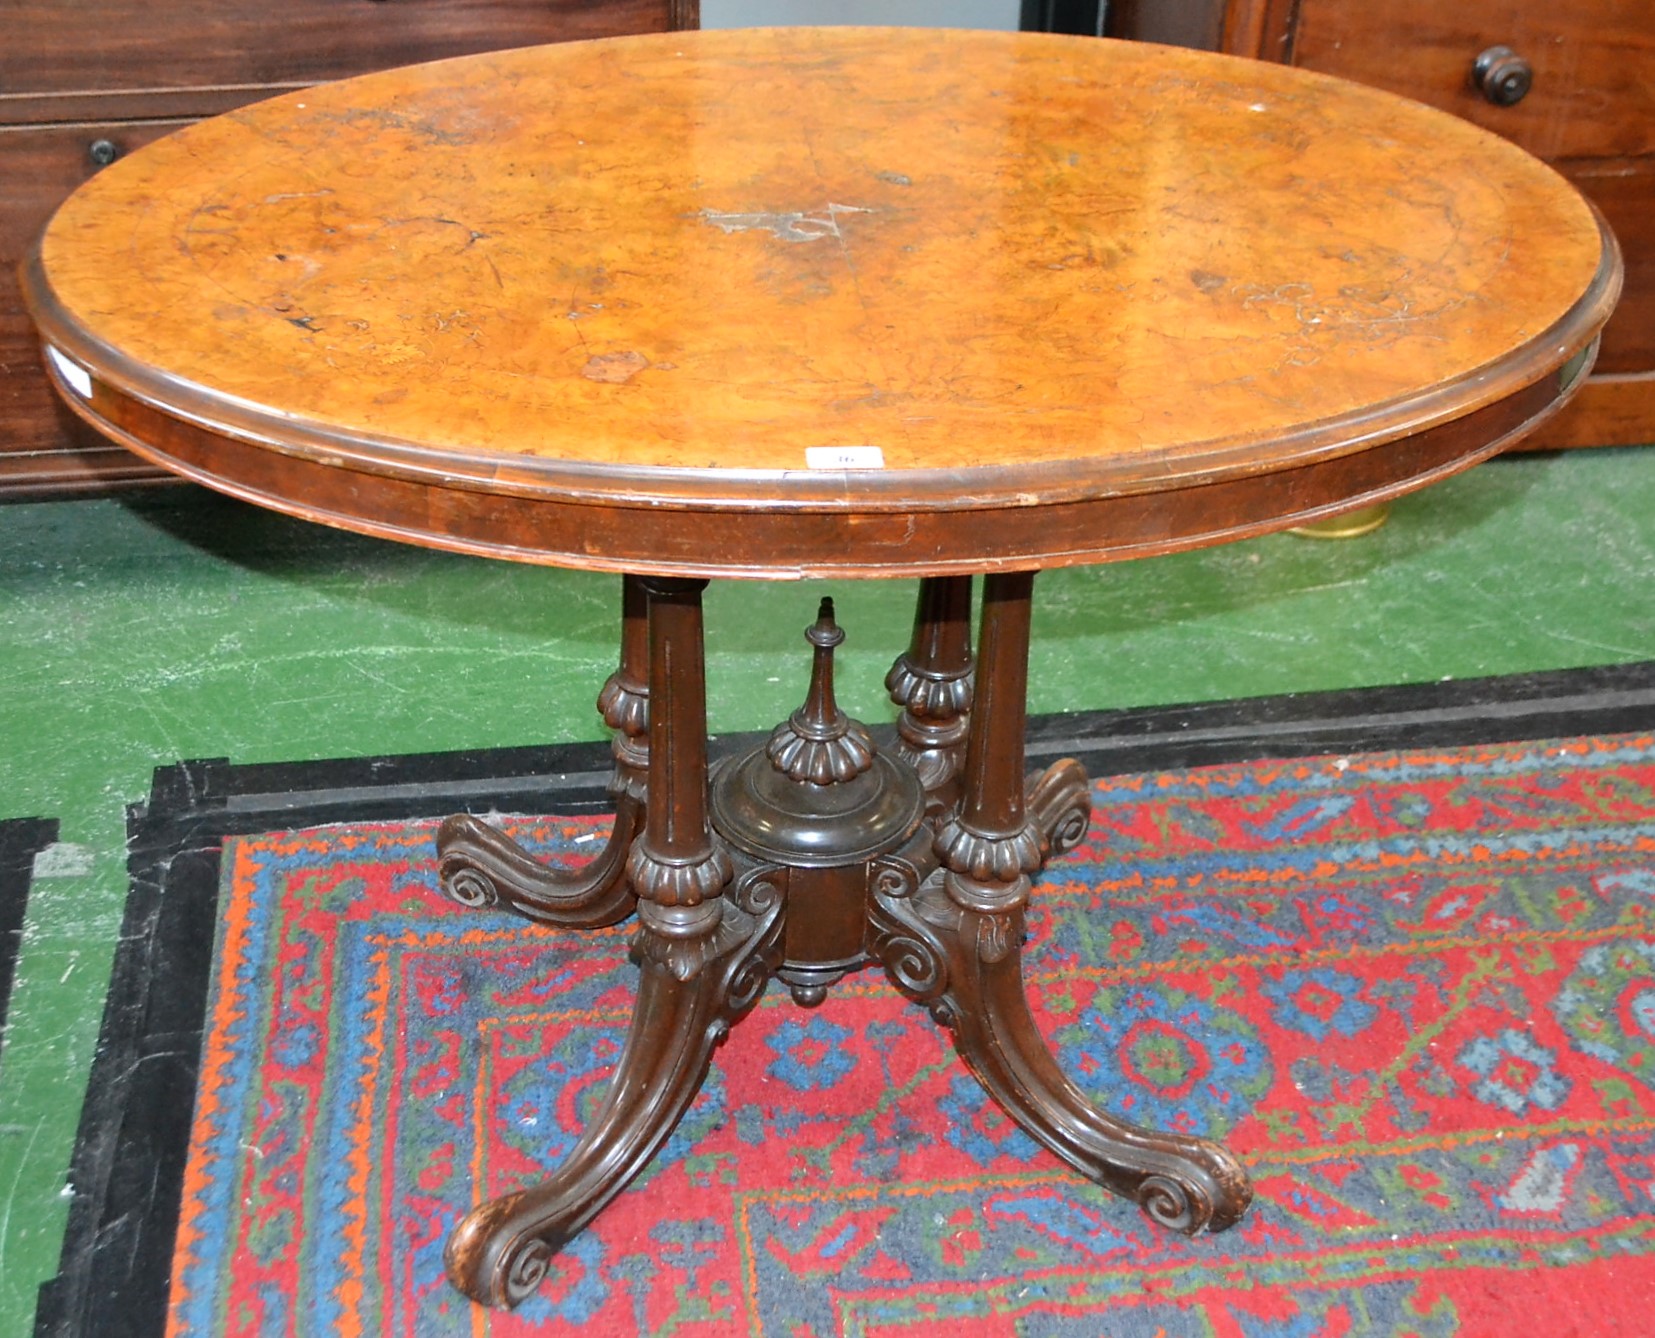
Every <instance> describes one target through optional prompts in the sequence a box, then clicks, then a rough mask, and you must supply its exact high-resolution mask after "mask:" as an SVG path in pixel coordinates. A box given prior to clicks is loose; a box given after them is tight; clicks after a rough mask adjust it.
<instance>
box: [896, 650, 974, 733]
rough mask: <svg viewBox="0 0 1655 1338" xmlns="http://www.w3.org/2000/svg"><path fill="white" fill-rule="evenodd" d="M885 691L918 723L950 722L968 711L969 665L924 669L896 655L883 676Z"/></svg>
mask: <svg viewBox="0 0 1655 1338" xmlns="http://www.w3.org/2000/svg"><path fill="white" fill-rule="evenodd" d="M885 690H886V692H888V693H889V694H890V698H891V700H892V701H893V702H895V703H896V704H897V705H898V706H900V707H902V709H903V710H905V711H907V712H908V713H909V714H910V715H912V716H913V717H914V718H915V719H917V720H924V721H928V722H952V721H954V720H956V719H957V718H958V717H960V716H963V715H964V714H965V713H966V712H967V711H969V710H970V709H971V698H972V692H973V688H972V672H971V666H970V665H969V664H967V665H966V666H964V667H963V668H960V669H950V670H937V669H926V668H921V667H919V666H917V665H915V664H914V662H913V660H912V658H911V657H910V656H909V655H906V654H904V655H899V656H897V660H896V663H895V664H893V665H892V666H891V671H890V673H888V674H886V675H885Z"/></svg>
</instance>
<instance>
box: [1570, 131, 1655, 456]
mask: <svg viewBox="0 0 1655 1338" xmlns="http://www.w3.org/2000/svg"><path fill="white" fill-rule="evenodd" d="M1560 166H1561V167H1562V169H1563V171H1564V173H1565V175H1567V176H1568V177H1569V179H1570V180H1571V181H1573V182H1574V183H1575V185H1577V186H1579V187H1580V189H1581V192H1582V193H1583V194H1584V195H1585V196H1586V197H1587V198H1588V199H1590V200H1591V201H1592V203H1594V204H1595V205H1597V207H1598V208H1599V209H1601V210H1603V216H1604V217H1605V218H1606V219H1608V220H1609V226H1610V227H1611V228H1613V229H1614V230H1615V236H1617V237H1618V238H1620V244H1621V253H1622V254H1623V255H1624V257H1625V259H1626V287H1625V289H1624V290H1622V292H1621V301H1620V305H1619V306H1618V307H1616V308H1615V314H1614V315H1613V316H1611V317H1610V318H1609V324H1608V325H1606V326H1605V327H1604V330H1603V344H1602V346H1601V348H1600V349H1599V350H1598V361H1597V370H1598V371H1599V372H1605V373H1622V372H1651V371H1655V158H1644V159H1641V160H1627V159H1606V160H1602V161H1598V162H1573V163H1563V164H1560ZM1649 440H1651V441H1655V423H1652V424H1651V425H1650V432H1649Z"/></svg>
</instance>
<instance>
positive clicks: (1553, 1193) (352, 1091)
mask: <svg viewBox="0 0 1655 1338" xmlns="http://www.w3.org/2000/svg"><path fill="white" fill-rule="evenodd" d="M1095 802H1096V812H1097V817H1096V820H1095V821H1094V824H1093V829H1092V834H1091V837H1090V839H1089V841H1088V842H1087V843H1086V844H1084V845H1083V846H1081V847H1080V848H1078V849H1077V850H1076V851H1074V852H1073V853H1072V854H1071V855H1070V856H1069V857H1068V858H1066V859H1065V860H1064V861H1063V862H1062V863H1061V864H1060V865H1058V866H1056V867H1054V868H1053V869H1051V870H1049V871H1048V872H1047V874H1046V875H1045V876H1044V877H1043V879H1042V880H1041V881H1040V883H1039V884H1038V885H1037V888H1036V893H1035V902H1034V909H1033V914H1032V930H1033V939H1032V941H1031V943H1030V945H1029V948H1028V950H1027V958H1026V960H1027V962H1028V973H1029V977H1030V986H1031V994H1032V997H1033V1000H1034V1003H1035V1007H1036V1012H1037V1017H1038V1020H1039V1022H1040V1025H1041V1027H1042V1030H1043V1032H1044V1033H1045V1035H1046V1036H1047V1037H1048V1038H1049V1040H1050V1042H1051V1044H1052V1045H1053V1048H1054V1049H1055V1050H1056V1051H1057V1053H1058V1055H1059V1058H1060V1060H1061V1062H1062V1064H1063V1065H1064V1067H1065V1069H1066V1070H1067V1071H1068V1072H1069V1073H1070V1074H1071V1075H1073V1076H1074V1077H1075V1078H1076V1080H1077V1081H1078V1082H1079V1083H1080V1084H1081V1085H1082V1086H1083V1087H1084V1088H1086V1089H1088V1090H1089V1091H1091V1092H1092V1093H1094V1094H1095V1096H1096V1099H1097V1100H1098V1101H1100V1102H1101V1103H1102V1104H1104V1105H1105V1106H1107V1107H1108V1108H1109V1109H1111V1110H1113V1111H1115V1112H1118V1113H1119V1114H1121V1115H1123V1116H1125V1117H1127V1118H1129V1119H1132V1120H1135V1121H1140V1122H1145V1123H1149V1124H1159V1125H1166V1126H1169V1127H1175V1128H1179V1129H1184V1130H1188V1131H1191V1132H1196V1133H1201V1134H1206V1135H1210V1136H1213V1137H1216V1138H1220V1139H1222V1140H1224V1141H1225V1142H1226V1143H1227V1144H1228V1145H1229V1146H1230V1147H1231V1148H1232V1149H1233V1150H1234V1151H1235V1152H1236V1153H1237V1154H1238V1155H1239V1156H1240V1157H1241V1158H1242V1159H1243V1161H1244V1162H1245V1163H1246V1164H1247V1165H1248V1167H1249V1169H1250V1171H1251V1173H1252V1175H1253V1177H1254V1180H1255V1184H1256V1186H1257V1191H1258V1193H1257V1199H1256V1200H1255V1204H1254V1207H1253V1209H1252V1211H1251V1213H1250V1215H1249V1216H1248V1217H1247V1219H1246V1220H1245V1221H1244V1222H1243V1223H1242V1224H1241V1225H1240V1226H1239V1227H1237V1228H1236V1229H1234V1230H1232V1231H1230V1232H1228V1233H1225V1234H1222V1235H1217V1236H1207V1237H1202V1238H1199V1239H1196V1240H1187V1239H1185V1238H1182V1237H1177V1236H1172V1235H1168V1234H1166V1233H1164V1232H1161V1231H1159V1230H1157V1229H1156V1228H1153V1227H1152V1226H1150V1225H1149V1224H1148V1223H1147V1222H1146V1221H1145V1220H1144V1219H1143V1218H1142V1217H1141V1216H1140V1215H1139V1214H1138V1212H1137V1210H1136V1209H1135V1208H1134V1207H1133V1206H1132V1205H1131V1204H1129V1203H1126V1202H1123V1201H1119V1200H1115V1199H1112V1198H1110V1197H1109V1196H1107V1195H1105V1194H1103V1193H1102V1192H1101V1191H1099V1190H1097V1189H1095V1188H1094V1187H1092V1186H1090V1185H1089V1184H1087V1183H1086V1182H1084V1181H1082V1180H1080V1179H1079V1178H1077V1177H1075V1176H1073V1175H1071V1174H1069V1173H1067V1172H1065V1171H1063V1170H1062V1169H1060V1168H1059V1166H1058V1165H1057V1163H1056V1162H1055V1161H1054V1160H1053V1159H1052V1158H1051V1157H1050V1156H1049V1155H1047V1154H1046V1153H1045V1152H1043V1151H1042V1150H1040V1149H1039V1148H1037V1147H1036V1146H1035V1145H1034V1144H1033V1143H1032V1142H1031V1141H1030V1140H1029V1139H1028V1138H1027V1137H1026V1136H1024V1135H1023V1134H1022V1133H1021V1132H1020V1131H1018V1130H1017V1129H1016V1128H1015V1127H1014V1126H1011V1125H1010V1124H1009V1123H1008V1122H1007V1121H1006V1120H1005V1119H1004V1118H1003V1117H1002V1116H1001V1115H1000V1114H999V1113H998V1111H997V1110H996V1109H995V1108H994V1107H993V1106H992V1105H991V1104H990V1103H988V1102H987V1101H986V1100H985V1098H984V1097H983V1095H982V1093H981V1092H980V1090H979V1089H978V1087H977V1085H976V1084H975V1082H974V1081H973V1080H972V1079H971V1078H970V1077H969V1075H968V1074H967V1073H966V1072H965V1071H964V1070H963V1069H962V1067H961V1066H960V1064H959V1063H958V1062H957V1061H956V1060H955V1059H954V1057H953V1054H952V1051H951V1050H950V1048H949V1047H948V1045H947V1042H946V1038H945V1037H944V1036H943V1035H942V1034H941V1033H940V1032H939V1030H938V1029H937V1028H936V1027H935V1026H934V1025H933V1024H932V1022H931V1021H930V1019H929V1017H928V1016H927V1015H926V1014H925V1013H924V1011H923V1010H921V1009H918V1008H916V1007H914V1006H912V1005H909V1004H906V1003H904V1002H903V1001H902V1000H901V999H900V998H899V997H898V996H897V995H896V993H895V992H894V990H892V989H890V988H888V987H887V986H886V985H885V984H884V982H883V980H882V979H881V978H880V977H879V976H878V975H877V974H876V973H873V972H868V973H864V974H863V975H861V976H858V977H854V978H852V979H851V980H850V981H847V982H846V983H845V984H843V985H841V986H840V987H839V988H838V989H837V990H836V991H835V992H833V993H832V994H831V995H830V997H829V1000H828V1002H827V1003H826V1004H825V1005H824V1006H822V1007H821V1008H820V1009H817V1010H815V1011H803V1010H800V1009H798V1008H797V1007H795V1006H794V1005H793V1004H792V1003H791V1001H790V1000H789V999H788V998H787V995H786V993H785V991H783V990H781V989H780V988H779V987H777V986H772V988H771V991H770V992H769V993H768V994H767V995H766V996H765V998H764V1000H763V1001H762V1002H761V1003H760V1005H759V1007H758V1008H757V1009H756V1010H755V1012H754V1013H753V1014H752V1015H751V1016H750V1017H749V1018H748V1019H747V1020H746V1021H744V1022H743V1023H742V1024H741V1025H740V1026H739V1027H738V1028H737V1029H736V1030H735V1032H734V1033H733V1035H732V1036H731V1038H730V1040H729V1042H728V1043H727V1044H726V1045H725V1046H724V1047H723V1048H722V1049H721V1050H720V1051H719V1052H718V1054H717V1056H716V1057H715V1060H714V1067H713V1073H712V1076H711V1078H710V1080H709V1082H708V1085H707V1087H706V1089H705V1091H704V1092H703V1093H702V1095H701V1096H700V1098H699V1099H698V1100H697V1101H696V1103H695V1105H694V1106H693V1108H692V1109H691V1111H690V1113H689V1115H688V1117H687V1118H686V1120H685V1121H684V1124H683V1125H682V1126H681V1128H680V1130H679V1132H678V1133H677V1135H676V1136H675V1137H674V1138H673V1139H672V1141H671V1142H670V1144H669V1145H668V1147H667V1149H666V1150H665V1152H664V1154H663V1155H662V1156H661V1157H660V1158H659V1159H658V1161H657V1163H656V1164H655V1165H654V1166H653V1167H652V1168H651V1169H650V1170H649V1171H647V1172H646V1173H645V1175H644V1176H643V1177H642V1178H641V1179H640V1180H639V1181H637V1182H635V1183H634V1185H633V1186H632V1187H631V1188H630V1189H629V1190H627V1191H625V1192H623V1193H622V1195H621V1196H620V1197H619V1199H618V1200H617V1201H616V1202H615V1204H614V1205H613V1206H611V1207H610V1208H609V1209H608V1210H607V1211H606V1212H605V1213H604V1214H603V1215H601V1216H600V1218H599V1219H598V1221H597V1223H596V1224H595V1226H594V1227H593V1228H592V1229H590V1230H589V1231H588V1232H587V1233H586V1234H585V1235H583V1236H582V1237H580V1238H579V1239H578V1240H577V1241H576V1242H575V1243H574V1244H573V1245H572V1246H571V1247H570V1248H569V1249H568V1250H567V1251H566V1252H565V1254H564V1255H563V1256H562V1258H561V1261H560V1264H559V1266H558V1268H557V1271H556V1273H555V1274H554V1276H553V1277H552V1278H551V1279H549V1280H548V1284H547V1285H546V1287H545V1288H544V1289H543V1291H542V1293H541V1294H540V1295H539V1296H537V1297H536V1298H535V1299H533V1300H532V1301H530V1302H529V1303H527V1304H526V1305H525V1306H524V1307H523V1308H522V1309H521V1310H519V1311H518V1312H516V1313H515V1314H511V1315H503V1314H485V1313H484V1312H482V1311H480V1310H476V1309H474V1308H472V1307H470V1306H469V1305H468V1304H466V1303H464V1302H463V1301H461V1300H460V1299H459V1298H458V1297H457V1296H456V1295H455V1294H453V1293H452V1292H451V1291H450V1290H449V1289H448V1286H447V1284H446V1283H445V1281H444V1279H443V1269H442V1257H441V1256H442V1245H443V1240H444V1237H445V1235H446V1233H447V1231H448V1229H449V1228H450V1226H451V1225H452V1223H453V1222H454V1221H455V1219H456V1217H457V1216H458V1215H459V1214H460V1213H462V1212H463V1211H465V1210H466V1209H467V1208H468V1207H469V1206H470V1205H471V1203H472V1202H473V1200H474V1194H475V1193H476V1192H477V1189H478V1187H481V1188H482V1189H483V1190H486V1192H487V1193H488V1194H489V1195H494V1194H499V1193H502V1192H505V1191H507V1190H509V1189H511V1188H513V1187H516V1186H518V1185H520V1184H523V1183H525V1182H527V1181H531V1180H533V1179H535V1178H537V1177H538V1176H539V1175H541V1174H542V1173H543V1170H544V1168H545V1167H546V1166H548V1165H551V1164H553V1163H555V1162H556V1161H557V1159H558V1158H559V1157H560V1156H561V1155H562V1154H563V1152H564V1151H565V1150H566V1149H567V1148H568V1147H569V1145H570V1143H571V1141H572V1140H573V1138H574V1136H575V1134H576V1133H577V1132H578V1130H579V1129H580V1127H581V1125H582V1123H583V1120H584V1119H585V1117H586V1114H587V1113H588V1112H589V1111H590V1110H591V1109H592V1108H593V1106H594V1104H595V1102H596V1101H597V1099H598V1097H599V1095H600V1094H601V1091H602V1088H603V1085H604V1082H605V1075H606V1072H607V1069H608V1066H609V1065H611V1064H612V1062H613V1060H614V1057H615V1055H616V1052H617V1050H618V1047H619V1045H620V1042H621V1037H622V1035H623V1029H624V1026H625V1021H626V1018H627V1016H628V1012H629V1007H630V1003H631V998H632V968H631V967H630V966H629V965H628V964H627V962H626V954H625V942H626V931H625V929H624V928H623V929H617V930H609V931H602V932H599V933H594V934H581V935H573V934H560V933H553V932H548V931H545V930H542V929H538V928H536V927H534V926H530V925H528V924H526V923H523V922H520V921H517V920H514V919H513V918H511V917H509V916H506V915H503V914H492V913H478V912H468V911H465V910H463V909H462V908H460V907H457V906H453V905H451V904H450V903H448V902H446V901H445V900H443V899H442V898H441V897H440V896H439V895H438V894H437V893H436V892H435V891H434V886H433V884H434V878H433V867H432V860H431V857H430V850H431V835H432V824H430V823H426V822H380V823H359V824H352V825H336V826H329V827H323V828H316V829H311V830H306V831H295V832H284V833H275V834H263V835H249V836H245V837H240V838H236V839H234V840H232V841H227V842H226V843H225V849H224V856H223V863H222V879H223V883H222V892H221V894H220V896H219V919H218V928H217V943H216V948H215V958H214V968H213V979H212V983H211V989H210V996H209V999H208V1011H207V1015H206V1029H205V1038H204V1045H203V1050H202V1060H201V1067H200V1072H199V1078H198V1087H197V1102H196V1112H195V1117H194V1126H193V1130H192V1134H191V1140H190V1149H189V1154H188V1162H187V1166H186V1169H185V1173H184V1190H183V1207H182V1213H181V1216H180V1218H179V1225H178V1231H177V1241H176V1250H175V1255H174V1261H173V1301H172V1310H171V1325H170V1329H171V1332H173V1333H175V1334H180V1335H183V1334H191V1335H214V1336H215V1338H216V1336H217V1335H240V1334H259V1335H278V1334H330V1335H331V1334H347V1335H348V1334H366V1335H381V1334H385V1335H391V1334H395V1335H418V1338H439V1336H441V1335H450V1334H454V1335H459V1334H472V1335H474V1334H485V1333H492V1334H500V1335H506V1334H519V1333H521V1334H531V1333H533V1334H539V1335H546V1336H547V1338H550V1336H551V1335H559V1334H577V1333H579V1334H586V1335H611V1334H613V1335H635V1334H645V1333H648V1334H679V1335H684V1336H685V1338H692V1336H693V1338H702V1336H711V1335H738V1334H741V1335H745V1334H752V1335H766V1336H768V1335H776V1336H777V1338H829V1335H841V1334H843V1335H852V1334H855V1335H896V1334H902V1335H943V1334H947V1335H951V1338H963V1336H965V1335H971V1336H973V1338H975V1336H976V1335H984V1336H987V1335H994V1336H996V1338H998V1336H999V1335H1011V1334H1030V1335H1050V1336H1051V1338H1068V1336H1069V1335H1073V1336H1074V1338H1098V1336H1099V1335H1120V1336H1123V1338H1125V1336H1128V1335H1130V1336H1133V1338H1136V1336H1137V1335H1145V1336H1146V1338H1147V1336H1148V1335H1166V1336H1167V1338H1183V1336H1185V1335H1187V1336H1189V1338H1196V1336H1198V1335H1199V1336H1200V1338H1265V1336H1266V1335H1270V1336H1272V1338H1311V1335H1340V1334H1355V1333H1362V1334H1385V1335H1393V1334H1394V1335H1403V1334H1410V1335H1439V1334H1504V1333H1510V1332H1515V1331H1518V1330H1521V1331H1524V1332H1532V1333H1538V1334H1546V1335H1565V1334H1574V1333H1579V1334H1592V1335H1601V1334H1614V1333H1627V1334H1633V1333H1639V1334H1641V1333H1647V1332H1648V1331H1649V1321H1648V1298H1649V1297H1651V1296H1655V1077H1652V1073H1655V932H1652V926H1651V923H1650V916H1651V907H1652V905H1655V736H1650V735H1622V736H1615V737H1606V738H1600V739H1596V740H1577V741H1572V742H1566V743H1560V744H1540V745H1509V744H1508V745H1493V746H1481V747H1467V748H1459V749H1455V750H1453V751H1441V752H1428V751H1411V752H1402V753H1372V754H1366V755H1357V756H1349V757H1340V758H1322V759H1310V760H1300V761H1292V762H1274V763H1272V762H1265V763H1247V764H1234V765H1222V766H1213V767H1206V768H1201V769H1196V770H1191V771H1184V772H1162V773H1149V774H1141V775H1135V776H1124V777H1116V778H1113V779H1109V780H1105V781H1100V782H1099V783H1098V785H1097V794H1096V798H1095ZM506 825H507V826H508V827H509V829H510V830H511V831H512V832H513V833H514V834H515V835H517V836H518V837H519V838H520V839H522V840H523V841H524V842H525V844H528V845H530V846H531V847H533V848H536V849H538V850H540V851H542V852H543V853H545V854H546V855H547V856H548V857H549V858H553V859H558V860H566V861H569V862H571V863H577V862H579V861H580V860H582V859H583V858H585V857H587V856H588V855H589V854H590V853H592V852H595V850H596V848H597V846H598V844H599V842H598V835H599V833H600V832H601V829H602V822H601V820H600V819H593V818H569V819H560V820H556V821H550V820H543V821H538V822H513V823H508V824H506Z"/></svg>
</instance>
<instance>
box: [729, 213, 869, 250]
mask: <svg viewBox="0 0 1655 1338" xmlns="http://www.w3.org/2000/svg"><path fill="white" fill-rule="evenodd" d="M875 212H877V211H876V210H873V209H867V208H864V207H863V206H861V205H856V204H831V203H830V204H829V205H828V206H827V207H826V208H825V209H816V210H811V211H808V212H806V211H799V212H789V213H754V214H727V213H722V212H720V211H719V210H716V209H703V210H702V211H701V214H700V217H701V218H702V219H703V220H704V221H705V222H706V223H708V224H709V225H711V226H712V227H715V228H720V229H722V230H723V231H724V233H725V234H726V235H729V234H732V233H737V232H768V233H770V234H771V235H772V236H774V237H776V238H778V239H779V240H781V241H784V242H818V241H821V240H822V239H823V238H824V237H835V238H838V239H839V240H841V241H843V240H844V234H843V233H842V232H841V231H840V230H839V215H841V214H872V213H875Z"/></svg>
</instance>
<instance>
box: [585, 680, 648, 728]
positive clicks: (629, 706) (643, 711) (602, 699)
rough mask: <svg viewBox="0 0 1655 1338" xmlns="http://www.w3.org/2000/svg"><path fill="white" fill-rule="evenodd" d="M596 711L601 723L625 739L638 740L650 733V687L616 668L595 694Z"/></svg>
mask: <svg viewBox="0 0 1655 1338" xmlns="http://www.w3.org/2000/svg"><path fill="white" fill-rule="evenodd" d="M598 711H599V713H600V714H601V715H602V716H603V723H604V724H606V725H608V726H609V728H610V729H612V730H614V731H616V732H617V733H619V734H624V735H626V736H627V737H628V738H632V739H641V738H644V737H645V736H646V735H648V733H649V686H648V684H646V683H641V682H638V681H637V680H635V679H633V678H632V677H630V676H629V675H628V674H627V673H626V671H625V670H621V669H617V670H616V671H615V672H614V673H612V674H610V675H609V677H608V678H607V679H605V680H604V684H603V690H602V691H601V692H599V693H598Z"/></svg>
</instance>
